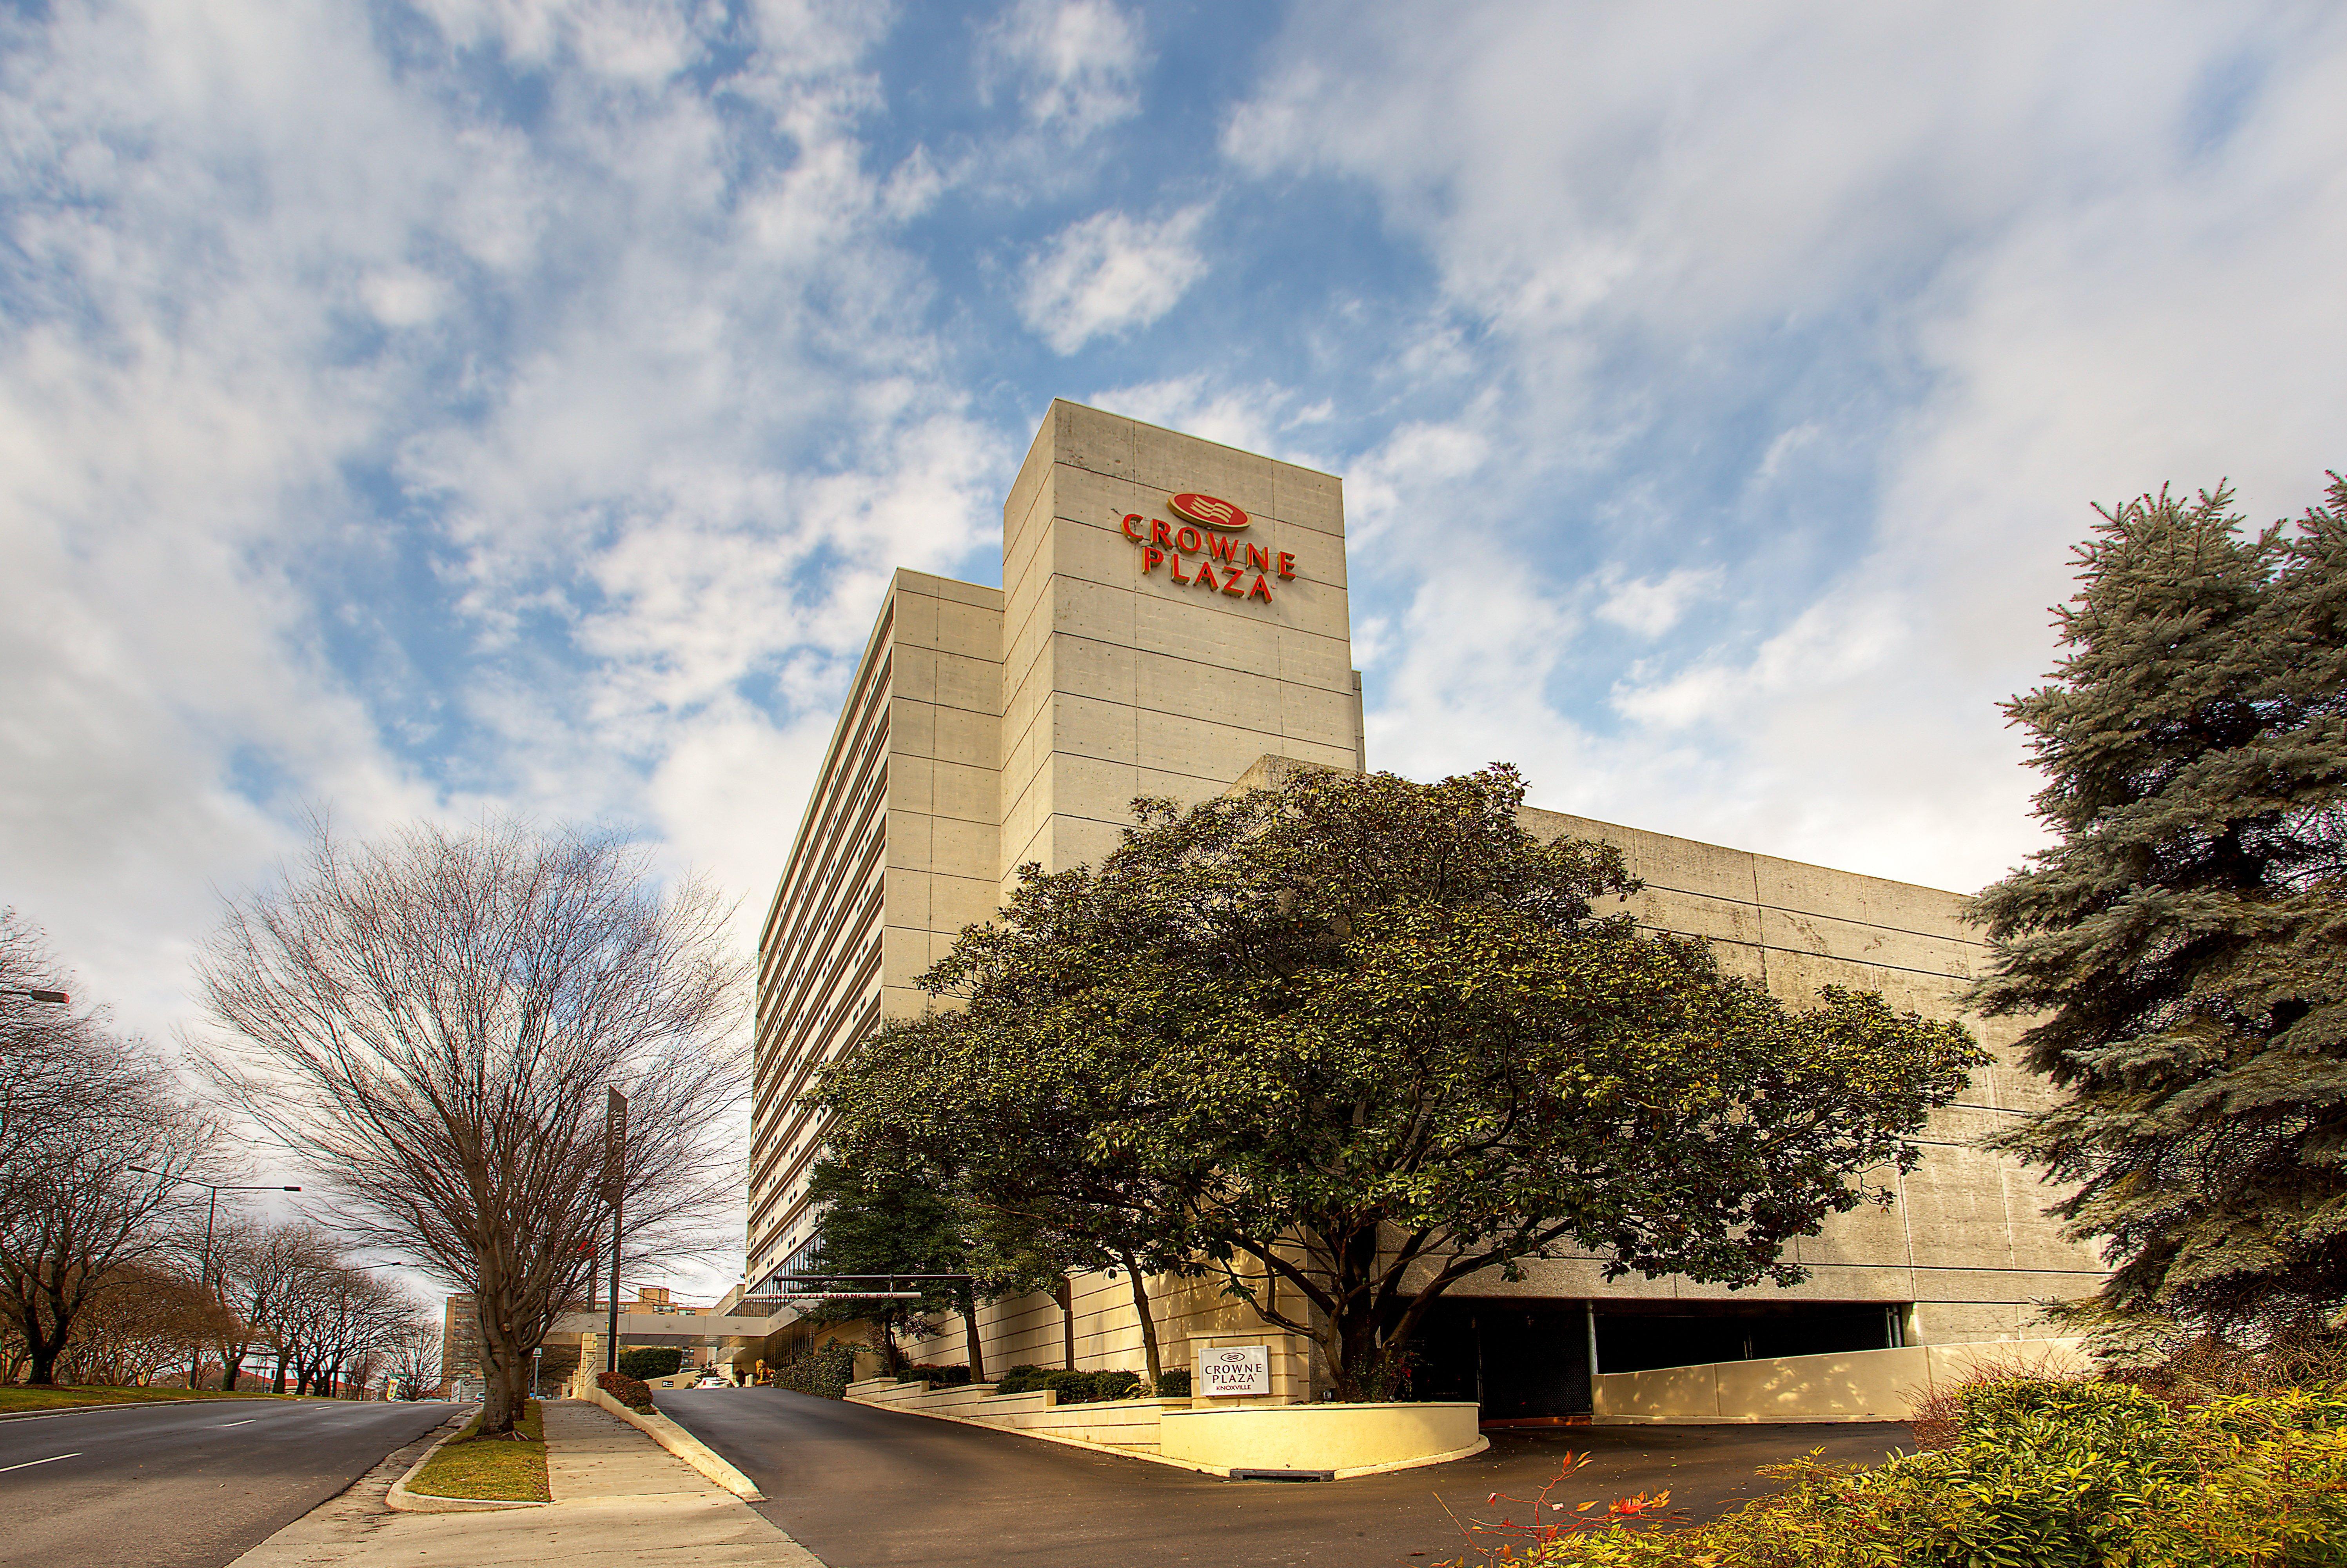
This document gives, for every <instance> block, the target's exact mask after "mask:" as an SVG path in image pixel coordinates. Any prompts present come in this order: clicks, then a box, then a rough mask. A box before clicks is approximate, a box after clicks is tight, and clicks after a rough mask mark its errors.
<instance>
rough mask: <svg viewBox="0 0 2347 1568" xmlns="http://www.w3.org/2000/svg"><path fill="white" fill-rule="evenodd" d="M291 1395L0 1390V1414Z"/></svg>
mask: <svg viewBox="0 0 2347 1568" xmlns="http://www.w3.org/2000/svg"><path fill="white" fill-rule="evenodd" d="M292 1397H293V1396H292V1395H291V1394H271V1393H261V1392H240V1393H234V1394H223V1393H221V1392H220V1390H219V1389H193V1390H190V1389H115V1388H106V1387H67V1386H65V1385H58V1386H56V1387H52V1388H41V1389H32V1388H26V1389H0V1415H6V1414H9V1413H12V1412H14V1411H17V1410H70V1409H79V1408H81V1407H83V1406H87V1405H145V1404H159V1403H163V1402H166V1401H169V1400H172V1399H292Z"/></svg>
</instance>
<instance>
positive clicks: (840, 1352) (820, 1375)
mask: <svg viewBox="0 0 2347 1568" xmlns="http://www.w3.org/2000/svg"><path fill="white" fill-rule="evenodd" d="M767 1378H768V1379H769V1381H771V1382H772V1384H773V1386H774V1387H775V1388H777V1389H791V1390H792V1391H793V1392H794V1393H800V1394H814V1395H816V1396H817V1397H819V1398H822V1399H846V1398H847V1385H848V1384H850V1383H852V1382H854V1381H855V1380H856V1347H855V1346H853V1345H847V1344H842V1343H839V1342H837V1341H835V1342H833V1343H831V1344H829V1345H819V1346H817V1347H816V1348H814V1349H812V1350H802V1351H800V1352H799V1353H798V1354H797V1355H796V1356H794V1357H792V1358H790V1359H789V1360H787V1361H785V1362H784V1363H783V1364H782V1365H780V1366H778V1367H772V1368H768V1369H767Z"/></svg>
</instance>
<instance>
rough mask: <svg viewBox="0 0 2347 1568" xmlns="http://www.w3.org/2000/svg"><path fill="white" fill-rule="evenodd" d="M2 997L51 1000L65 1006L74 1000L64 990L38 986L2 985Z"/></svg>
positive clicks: (0, 991) (40, 1000)
mask: <svg viewBox="0 0 2347 1568" xmlns="http://www.w3.org/2000/svg"><path fill="white" fill-rule="evenodd" d="M0 997H23V998H24V999H26V1000H27V1001H36V1002H51V1003H54V1004H56V1006H58V1007H64V1006H65V1005H66V1004H67V1003H68V1002H70V1001H72V1000H73V998H71V997H69V996H67V994H66V993H65V992H63V991H45V990H42V989H39V988H38V987H37V986H36V987H32V988H26V987H24V986H0Z"/></svg>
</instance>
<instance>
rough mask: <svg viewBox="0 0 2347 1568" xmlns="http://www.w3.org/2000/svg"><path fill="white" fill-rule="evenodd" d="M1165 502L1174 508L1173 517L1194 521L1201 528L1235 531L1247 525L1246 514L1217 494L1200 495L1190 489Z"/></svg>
mask: <svg viewBox="0 0 2347 1568" xmlns="http://www.w3.org/2000/svg"><path fill="white" fill-rule="evenodd" d="M1165 504H1166V505H1167V506H1169V507H1173V515H1174V516H1175V517H1177V518H1181V519H1182V520H1183V521H1184V522H1190V523H1195V524H1197V525H1198V526H1199V527H1200V528H1223V529H1225V530H1227V531H1229V532H1231V533H1236V532H1238V530H1239V529H1241V528H1245V527H1246V526H1247V515H1246V514H1245V512H1242V511H1240V510H1239V509H1238V508H1237V507H1235V506H1233V505H1231V504H1230V503H1229V502H1228V501H1225V500H1224V499H1222V498H1221V497H1218V496H1201V495H1199V494H1198V493H1197V492H1195V491H1190V492H1187V493H1185V494H1184V495H1179V496H1176V497H1173V499H1172V500H1170V501H1168V502H1166V503H1165Z"/></svg>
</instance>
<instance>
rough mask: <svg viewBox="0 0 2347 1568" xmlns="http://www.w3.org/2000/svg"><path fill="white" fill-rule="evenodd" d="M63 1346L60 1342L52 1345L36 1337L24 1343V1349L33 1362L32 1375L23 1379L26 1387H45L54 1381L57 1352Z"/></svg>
mask: <svg viewBox="0 0 2347 1568" xmlns="http://www.w3.org/2000/svg"><path fill="white" fill-rule="evenodd" d="M63 1348H64V1346H63V1345H61V1344H58V1345H52V1344H48V1343H46V1342H44V1341H42V1340H38V1339H36V1340H32V1341H30V1342H28V1343H27V1344H26V1354H27V1355H28V1356H29V1358H31V1360H32V1363H33V1371H32V1375H31V1376H30V1377H28V1378H26V1379H25V1384H26V1387H27V1388H33V1389H46V1388H48V1387H50V1386H51V1385H53V1384H54V1383H56V1380H57V1379H56V1371H57V1352H58V1351H59V1350H61V1349H63Z"/></svg>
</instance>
